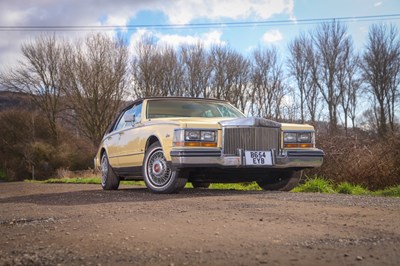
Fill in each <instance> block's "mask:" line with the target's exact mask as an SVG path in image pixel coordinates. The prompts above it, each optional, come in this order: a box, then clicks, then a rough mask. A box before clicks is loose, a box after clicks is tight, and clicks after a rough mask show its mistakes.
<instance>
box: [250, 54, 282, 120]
mask: <svg viewBox="0 0 400 266" xmlns="http://www.w3.org/2000/svg"><path fill="white" fill-rule="evenodd" d="M251 83H252V94H251V101H252V102H251V110H250V112H251V113H252V114H253V115H256V116H260V117H267V118H275V119H279V118H280V107H281V103H282V99H283V96H284V95H285V93H286V92H285V89H286V86H285V83H284V80H283V71H282V66H281V64H280V63H279V62H278V53H277V50H276V48H264V49H260V48H259V49H256V50H255V51H254V53H253V62H252V73H251Z"/></svg>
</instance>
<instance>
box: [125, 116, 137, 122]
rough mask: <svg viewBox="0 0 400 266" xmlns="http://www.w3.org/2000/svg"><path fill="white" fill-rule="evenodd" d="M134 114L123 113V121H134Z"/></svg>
mask: <svg viewBox="0 0 400 266" xmlns="http://www.w3.org/2000/svg"><path fill="white" fill-rule="evenodd" d="M135 119H136V118H135V115H134V114H125V115H124V120H125V123H134V122H135Z"/></svg>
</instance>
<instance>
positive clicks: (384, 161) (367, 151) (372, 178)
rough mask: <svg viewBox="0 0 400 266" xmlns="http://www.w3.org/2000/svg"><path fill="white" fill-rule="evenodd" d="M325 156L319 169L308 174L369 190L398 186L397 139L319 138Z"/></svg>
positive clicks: (399, 145)
mask: <svg viewBox="0 0 400 266" xmlns="http://www.w3.org/2000/svg"><path fill="white" fill-rule="evenodd" d="M318 140H319V143H318V146H319V147H320V148H322V149H323V150H324V151H325V153H326V156H325V158H324V164H323V165H322V167H321V168H319V169H315V170H312V171H309V174H317V175H319V176H324V177H325V178H328V179H330V180H332V181H334V182H335V183H336V184H338V183H341V182H349V183H352V184H359V185H362V186H364V187H367V188H369V189H371V190H376V189H382V188H385V187H389V186H396V185H398V184H400V138H399V137H396V136H392V137H389V138H387V139H386V140H379V139H373V138H371V137H363V136H360V135H356V136H326V135H325V136H319V139H318Z"/></svg>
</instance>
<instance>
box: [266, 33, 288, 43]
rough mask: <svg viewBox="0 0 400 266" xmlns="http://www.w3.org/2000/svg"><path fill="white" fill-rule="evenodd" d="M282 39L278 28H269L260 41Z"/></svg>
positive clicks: (268, 41)
mask: <svg viewBox="0 0 400 266" xmlns="http://www.w3.org/2000/svg"><path fill="white" fill-rule="evenodd" d="M282 39H283V36H282V33H281V32H280V31H279V30H271V31H268V32H266V33H264V35H263V37H262V41H263V42H264V43H272V42H279V41H281V40H282Z"/></svg>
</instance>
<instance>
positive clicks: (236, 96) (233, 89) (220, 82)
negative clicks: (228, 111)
mask: <svg viewBox="0 0 400 266" xmlns="http://www.w3.org/2000/svg"><path fill="white" fill-rule="evenodd" d="M211 58H212V60H211V62H212V66H213V72H212V73H213V75H212V80H211V88H212V90H211V97H214V98H217V99H224V100H227V101H229V102H231V103H232V104H234V105H236V106H237V107H238V108H239V109H241V110H242V111H244V110H245V108H246V102H247V100H248V93H249V92H248V90H247V87H248V81H249V70H250V64H249V61H248V60H247V59H245V58H244V57H243V56H242V55H241V54H239V53H237V52H236V51H234V50H232V49H229V48H227V47H226V46H214V47H212V49H211Z"/></svg>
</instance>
